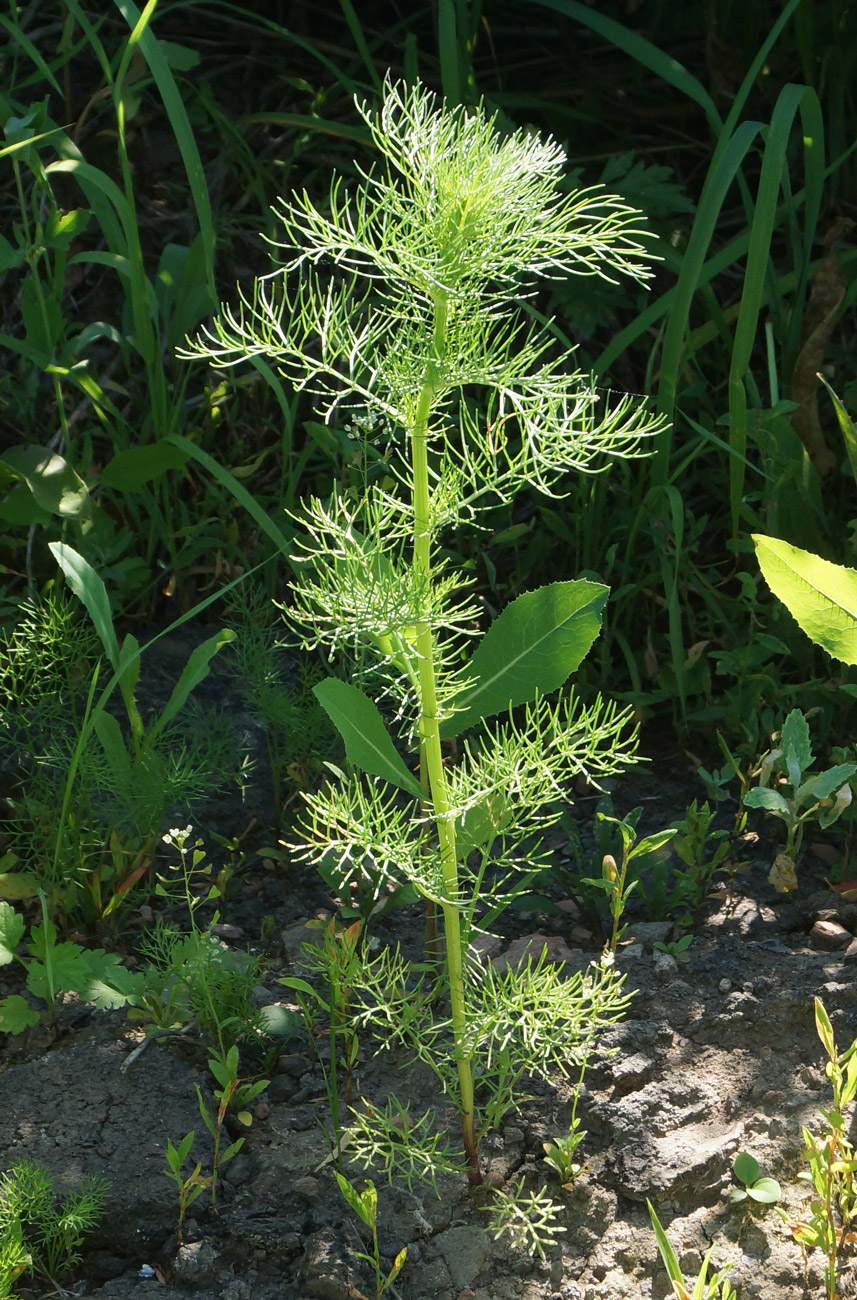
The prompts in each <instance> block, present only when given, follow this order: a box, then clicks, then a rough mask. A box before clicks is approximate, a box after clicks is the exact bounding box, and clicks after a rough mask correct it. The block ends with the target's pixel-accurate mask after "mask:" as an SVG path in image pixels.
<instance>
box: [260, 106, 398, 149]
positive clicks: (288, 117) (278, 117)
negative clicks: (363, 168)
mask: <svg viewBox="0 0 857 1300" xmlns="http://www.w3.org/2000/svg"><path fill="white" fill-rule="evenodd" d="M260 123H269V124H270V125H271V126H296V127H297V128H298V129H299V130H301V131H317V132H318V133H319V135H333V136H337V137H338V138H339V139H341V140H356V141H357V143H358V144H365V145H366V146H367V147H368V148H370V149H374V148H376V146H375V144H374V142H373V140H372V136H371V134H370V132H369V128H368V127H365V126H351V125H350V124H349V123H348V122H329V121H328V120H327V119H326V118H323V117H312V116H310V115H309V114H307V113H248V114H247V115H246V116H245V117H239V118H238V125H239V126H257V125H259V124H260Z"/></svg>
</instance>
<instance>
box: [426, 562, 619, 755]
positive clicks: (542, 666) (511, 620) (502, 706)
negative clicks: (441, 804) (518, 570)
mask: <svg viewBox="0 0 857 1300" xmlns="http://www.w3.org/2000/svg"><path fill="white" fill-rule="evenodd" d="M607 595H608V588H607V587H605V586H603V585H602V584H601V583H598V582H588V581H586V580H585V579H579V580H578V581H575V582H552V583H550V584H549V585H548V586H546V587H539V589H538V590H537V591H528V592H525V593H524V595H523V596H519V597H518V598H517V600H513V601H512V603H511V605H507V607H506V608H505V609H504V610H503V613H502V614H501V615H500V617H499V618H498V619H496V620H495V622H494V623H492V625H491V627H490V628H489V629H488V631H487V632H486V633H485V636H484V637H483V638H482V640H481V641H480V643H479V645H478V646H477V648H476V650H475V652H474V655H473V658H472V659H471V661H470V664H469V668H468V672H467V675H466V678H465V682H464V685H463V688H462V690H461V693H460V694H459V696H458V697H457V699H456V704H457V711H456V712H455V713H454V714H453V715H452V716H451V717H449V718H447V719H446V721H445V722H444V723H443V724H442V726H441V736H442V737H443V738H444V739H448V738H449V737H451V736H457V735H458V734H459V733H460V732H462V731H465V730H466V729H467V728H468V727H472V726H473V725H474V723H476V722H478V721H479V720H480V719H481V718H488V717H491V716H492V715H493V714H495V713H502V712H504V711H505V710H506V709H509V708H512V707H513V706H514V705H516V704H524V703H526V702H528V701H530V700H532V699H534V698H535V697H536V696H537V695H547V694H548V693H549V692H550V691H555V690H556V689H557V688H558V687H560V686H562V684H563V682H564V681H565V680H566V678H567V677H568V676H569V674H570V673H572V672H574V670H575V668H576V667H577V666H578V664H579V663H580V661H581V660H582V659H583V657H584V655H585V654H586V653H587V651H588V650H589V647H590V646H591V645H592V642H593V641H594V640H595V638H596V636H597V635H598V632H599V630H600V627H601V611H602V609H603V608H604V603H605V601H606V600H607Z"/></svg>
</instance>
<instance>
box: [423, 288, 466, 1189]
mask: <svg viewBox="0 0 857 1300" xmlns="http://www.w3.org/2000/svg"><path fill="white" fill-rule="evenodd" d="M447 315H448V303H447V300H446V298H445V297H440V296H439V297H438V299H437V300H436V302H435V322H434V357H433V358H432V360H431V361H430V362H429V365H428V367H427V373H426V377H425V380H424V382H423V386H422V389H421V391H420V396H419V401H418V403H417V411H416V416H415V419H414V423H413V428H412V430H411V454H412V469H413V510H414V555H413V564H414V569H415V570H416V573H417V575H418V576H419V579H420V580H421V584H420V585H422V586H423V588H424V590H425V591H428V590H429V584H430V582H431V520H430V496H429V491H430V488H429V469H428V439H429V422H430V417H431V409H432V403H433V400H434V396H435V373H436V369H435V368H436V365H437V362H438V361H439V360H440V359H441V358H442V356H443V351H444V348H445V345H446V326H447ZM416 650H417V655H418V659H419V694H420V701H419V710H420V719H419V729H420V752H421V756H422V758H423V760H424V762H425V765H426V768H427V770H428V781H429V791H430V796H429V797H430V805H431V809H432V812H433V815H434V818H435V824H436V825H437V833H438V842H439V847H440V860H441V872H442V875H443V892H444V897H445V898H447V899H449V900H450V901H449V902H448V903H444V904H443V923H444V935H445V938H446V964H447V971H448V974H449V997H450V1004H451V1010H452V1031H453V1036H454V1039H455V1057H456V1068H457V1070H458V1085H459V1103H460V1109H461V1129H462V1135H463V1139H464V1149H465V1153H466V1156H467V1164H468V1167H469V1175H470V1181H471V1183H474V1184H475V1183H479V1182H481V1181H482V1176H481V1174H480V1172H479V1153H478V1150H477V1142H476V1124H475V1114H474V1109H475V1108H474V1099H473V1068H472V1065H471V1057H470V1053H469V1049H468V1047H467V1013H466V1006H465V1000H464V960H463V954H462V944H461V914H460V910H459V907H458V906H457V904H458V899H459V882H458V855H457V852H456V846H455V825H454V823H453V821H452V819H451V817H450V816H449V811H450V801H449V786H448V784H447V780H446V772H445V770H444V766H443V754H442V752H441V744H440V720H439V717H438V700H437V676H436V673H435V658H434V637H433V634H432V630H431V625H430V624H429V623H427V622H421V623H419V624H418V625H417V638H416Z"/></svg>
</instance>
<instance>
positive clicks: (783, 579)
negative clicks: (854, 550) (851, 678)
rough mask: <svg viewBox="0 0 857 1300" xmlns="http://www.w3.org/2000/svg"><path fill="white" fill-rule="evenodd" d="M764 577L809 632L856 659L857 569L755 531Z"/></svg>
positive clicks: (825, 645) (830, 648)
mask: <svg viewBox="0 0 857 1300" xmlns="http://www.w3.org/2000/svg"><path fill="white" fill-rule="evenodd" d="M753 541H754V542H755V543H756V555H757V558H758V560H759V565H760V567H761V570H762V573H763V574H764V576H765V581H766V582H767V584H768V586H769V587H770V588H771V591H772V592H773V593H774V595H775V596H778V597H779V599H780V600H781V601H782V602H783V604H784V605H785V606H786V608H787V609H788V610H789V612H790V613H791V614H793V615H794V617H795V618H796V619H797V621H798V623H799V624H800V626H801V627H802V628H803V630H804V632H806V634H807V636H809V637H812V639H813V641H817V642H818V644H819V645H820V646H822V647H823V648H824V649H825V650H826V651H827V653H828V654H831V655H833V656H834V657H835V658H836V659H841V660H842V661H843V663H846V664H857V570H855V569H846V568H845V567H844V565H841V564H832V563H831V562H830V561H829V560H823V559H822V558H821V556H820V555H813V554H812V552H811V551H801V550H800V549H799V548H798V547H797V546H790V545H789V543H788V542H783V541H780V539H779V538H777V537H765V536H763V535H762V534H760V533H754V534H753Z"/></svg>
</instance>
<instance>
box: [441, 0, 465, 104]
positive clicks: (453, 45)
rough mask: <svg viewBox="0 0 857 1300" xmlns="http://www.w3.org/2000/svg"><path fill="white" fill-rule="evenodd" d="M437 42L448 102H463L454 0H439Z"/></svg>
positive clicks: (442, 83)
mask: <svg viewBox="0 0 857 1300" xmlns="http://www.w3.org/2000/svg"><path fill="white" fill-rule="evenodd" d="M437 44H438V53H439V54H440V80H441V85H442V86H443V94H444V98H445V99H446V102H447V103H448V104H460V103H461V61H460V58H459V53H458V35H457V32H456V26H455V6H454V5H453V2H452V0H439V2H438V8H437Z"/></svg>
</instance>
